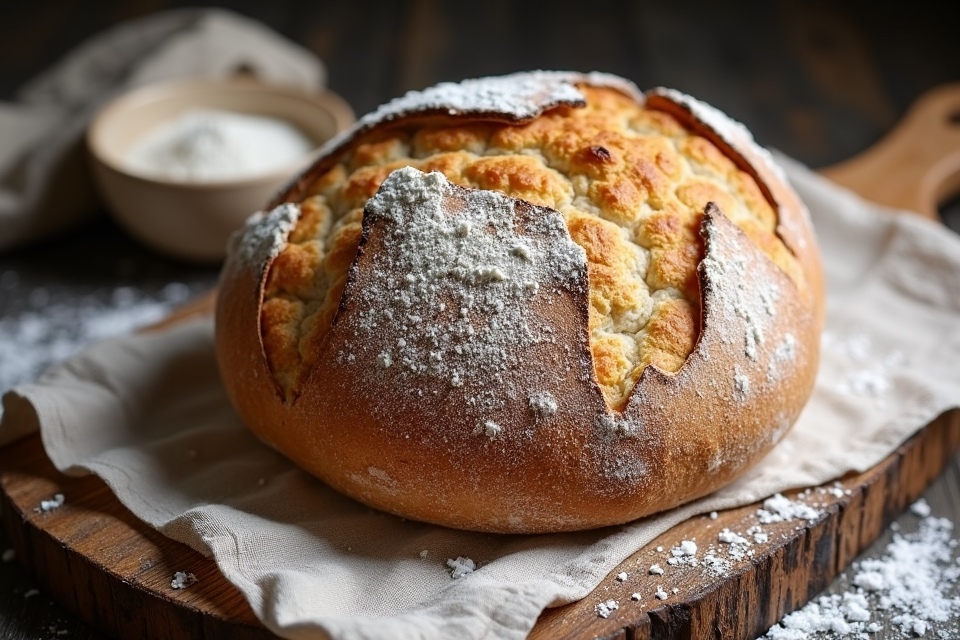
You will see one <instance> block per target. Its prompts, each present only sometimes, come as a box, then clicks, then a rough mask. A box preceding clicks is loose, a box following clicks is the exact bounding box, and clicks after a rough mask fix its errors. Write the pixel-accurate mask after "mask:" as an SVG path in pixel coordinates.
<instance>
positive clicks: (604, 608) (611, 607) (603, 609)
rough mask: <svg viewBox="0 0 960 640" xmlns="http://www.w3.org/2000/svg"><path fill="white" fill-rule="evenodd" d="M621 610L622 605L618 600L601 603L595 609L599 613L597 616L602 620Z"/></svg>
mask: <svg viewBox="0 0 960 640" xmlns="http://www.w3.org/2000/svg"><path fill="white" fill-rule="evenodd" d="M619 608H620V605H619V604H618V603H617V601H616V600H607V601H606V602H599V603H597V605H596V606H595V607H594V608H593V610H594V611H596V612H597V615H598V616H600V617H601V618H609V617H610V614H611V613H613V612H614V611H616V610H617V609H619Z"/></svg>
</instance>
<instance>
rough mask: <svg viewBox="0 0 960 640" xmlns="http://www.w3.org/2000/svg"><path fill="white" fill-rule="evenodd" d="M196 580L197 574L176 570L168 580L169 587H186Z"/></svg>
mask: <svg viewBox="0 0 960 640" xmlns="http://www.w3.org/2000/svg"><path fill="white" fill-rule="evenodd" d="M197 582H198V580H197V576H195V575H193V574H192V573H190V572H186V571H177V572H176V573H174V574H173V580H171V581H170V588H171V589H186V588H187V587H189V586H190V585H193V584H196V583H197Z"/></svg>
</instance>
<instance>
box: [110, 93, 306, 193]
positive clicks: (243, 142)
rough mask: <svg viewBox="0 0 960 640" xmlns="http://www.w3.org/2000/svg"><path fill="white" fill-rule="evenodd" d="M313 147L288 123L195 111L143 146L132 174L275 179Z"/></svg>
mask: <svg viewBox="0 0 960 640" xmlns="http://www.w3.org/2000/svg"><path fill="white" fill-rule="evenodd" d="M314 146H315V145H314V144H313V141H311V140H310V139H309V138H308V137H306V136H305V135H304V134H303V133H301V132H300V130H298V129H297V128H296V127H294V126H293V125H291V124H290V123H288V122H285V121H283V120H279V119H277V118H270V117H266V116H254V115H247V114H241V113H233V112H230V111H220V110H216V109H195V110H191V111H186V112H184V113H183V114H182V115H181V116H179V117H177V118H175V119H173V120H170V121H168V122H165V123H163V124H161V125H159V126H157V127H156V128H154V129H153V130H151V131H150V132H149V133H147V134H146V135H145V136H144V137H143V138H142V139H141V140H139V141H138V142H137V143H136V144H134V146H133V147H132V148H131V149H130V152H129V153H128V154H127V157H126V165H127V168H128V169H130V170H131V171H135V172H137V173H140V174H144V175H149V176H152V177H155V178H163V179H168V180H177V181H181V182H214V181H221V180H234V179H237V178H246V177H252V176H257V175H262V174H265V173H269V172H271V171H273V170H275V169H280V168H282V167H284V166H286V165H289V164H291V163H293V162H295V161H296V160H297V159H299V158H303V157H304V156H306V155H307V154H308V153H309V152H310V150H311V149H313V148H314Z"/></svg>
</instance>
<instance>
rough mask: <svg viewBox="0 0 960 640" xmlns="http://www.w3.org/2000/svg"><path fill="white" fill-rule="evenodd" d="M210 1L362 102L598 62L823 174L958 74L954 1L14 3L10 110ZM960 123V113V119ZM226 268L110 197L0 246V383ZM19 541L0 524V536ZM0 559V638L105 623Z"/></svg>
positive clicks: (951, 201)
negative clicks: (292, 49) (125, 220)
mask: <svg viewBox="0 0 960 640" xmlns="http://www.w3.org/2000/svg"><path fill="white" fill-rule="evenodd" d="M200 6H216V7H220V8H224V9H229V10H231V11H234V12H236V13H238V14H240V15H243V16H246V17H248V18H251V19H253V20H256V21H259V22H261V23H263V24H264V25H266V26H267V27H269V28H271V29H273V30H275V31H276V32H277V33H279V34H280V35H282V36H284V37H286V38H288V39H289V40H291V41H293V42H295V43H297V44H299V45H300V46H302V47H304V48H306V49H307V50H309V51H310V52H312V53H314V54H315V55H316V56H318V57H319V58H320V59H321V60H322V61H323V63H324V64H325V66H326V70H327V82H326V83H327V86H328V88H329V89H331V90H332V91H334V92H336V93H338V94H339V95H340V96H342V97H343V98H344V99H345V100H346V101H347V102H348V103H349V104H350V105H351V106H352V107H353V109H354V111H355V112H356V114H357V115H358V116H359V115H362V114H364V113H366V112H368V111H370V110H372V109H374V108H375V107H377V106H378V105H379V104H381V103H383V102H385V101H387V100H389V99H391V98H393V97H396V96H398V95H401V94H403V93H404V92H406V91H408V90H411V89H421V88H424V87H427V86H430V85H432V84H435V83H437V82H440V81H456V80H460V79H463V78H467V77H478V76H487V75H499V74H504V73H509V72H513V71H521V70H529V69H537V68H541V69H563V70H575V71H593V70H598V71H605V72H610V73H614V74H618V75H621V76H624V77H626V78H628V79H630V80H632V81H634V82H635V83H636V84H637V85H639V86H640V87H641V88H650V87H653V86H658V85H663V86H668V87H673V88H676V89H679V90H681V91H684V92H686V93H689V94H691V95H693V96H695V97H697V98H700V99H702V100H705V101H707V102H709V103H711V104H713V105H714V106H716V107H718V108H720V109H721V110H723V111H725V112H726V113H727V114H729V115H730V116H732V117H733V118H735V119H737V120H739V121H741V122H743V123H744V124H746V125H747V127H748V128H749V129H750V130H751V131H752V132H753V134H754V136H755V137H756V138H757V140H758V141H759V142H760V143H761V144H763V145H765V146H770V147H775V148H777V149H779V150H780V151H782V152H784V153H786V154H788V155H790V156H793V157H795V158H797V159H798V160H800V161H802V162H804V163H806V164H808V165H810V166H812V167H814V168H822V167H825V166H829V165H831V164H834V163H837V162H840V161H842V160H845V159H847V158H850V157H852V156H854V155H856V154H858V153H860V152H862V151H864V150H865V149H867V148H869V147H870V146H871V145H872V144H874V143H875V142H877V141H878V140H879V139H880V138H881V137H882V136H884V134H885V133H887V132H888V131H889V130H890V129H891V127H893V125H894V124H895V123H896V122H897V121H898V120H899V119H900V118H902V117H903V115H904V113H905V112H906V111H907V109H908V108H909V107H910V105H911V103H913V102H914V101H915V100H916V99H917V98H918V97H919V96H920V95H922V94H923V93H924V92H925V91H927V90H929V89H932V88H934V87H936V86H939V85H943V84H945V83H955V82H960V48H958V41H960V11H957V2H956V1H955V0H953V1H947V0H944V1H930V2H911V3H906V2H877V1H875V0H874V1H872V2H866V1H862V2H860V1H858V2H851V1H846V2H830V1H825V0H812V1H802V2H801V1H799V0H786V1H781V2H766V1H754V2H736V3H727V2H725V3H720V2H705V1H695V0H674V1H672V2H643V1H636V2H628V1H626V0H581V1H580V2H576V3H574V2H564V1H558V0H552V1H549V2H548V1H546V0H529V1H524V2H509V1H507V0H488V1H487V2H483V3H478V2H452V1H451V2H443V1H441V0H410V1H407V2H404V1H401V0H393V1H388V0H382V1H373V0H366V1H364V0H340V1H337V2H333V1H326V0H267V1H264V0H245V1H241V0H238V1H234V2H217V3H209V2H208V3H194V2H180V1H165V0H104V1H100V2H96V3H93V2H84V1H81V0H31V1H30V2H15V1H9V0H8V1H5V2H0V116H2V115H3V111H2V109H3V104H2V103H4V102H15V101H16V100H17V99H18V89H19V88H20V87H22V86H24V85H25V84H26V83H27V82H28V81H30V80H31V79H33V78H35V77H36V76H37V75H38V74H39V73H41V72H42V71H44V70H45V69H48V68H49V67H50V66H51V65H53V64H54V63H57V62H58V61H61V60H62V59H63V58H64V56H67V55H68V54H69V53H70V52H71V51H73V50H75V49H76V47H78V46H79V45H81V44H82V43H84V42H85V41H86V40H88V39H89V38H91V37H93V36H95V35H98V34H100V33H102V32H104V31H105V30H107V29H110V28H112V27H114V26H116V25H118V24H120V23H122V22H124V21H127V20H132V19H136V18H142V17H145V16H149V15H151V14H155V13H157V12H162V11H165V10H169V9H178V8H185V7H200ZM952 122H953V123H954V124H955V125H956V126H958V127H960V113H957V114H955V115H954V116H953V117H952ZM4 143H5V141H4V140H3V139H0V145H4ZM941 215H943V216H944V217H945V218H946V219H949V220H950V221H951V224H952V225H953V227H954V229H960V199H958V198H957V197H956V196H953V197H952V198H948V200H947V201H946V202H945V203H943V205H942V206H941ZM217 273H218V265H216V264H189V263H185V262H182V261H179V260H177V259H174V258H170V257H168V256H164V255H161V254H159V253H156V252H154V251H152V250H150V249H148V248H146V247H145V246H144V245H142V244H141V243H139V242H137V241H135V240H134V239H132V238H131V237H130V236H129V235H128V234H127V233H126V232H125V231H123V230H122V229H121V228H120V227H119V226H117V224H116V223H114V222H113V221H112V220H111V218H110V217H109V216H107V215H106V211H105V210H104V211H103V212H102V215H100V216H99V218H97V219H96V220H94V221H93V222H86V223H84V224H83V225H82V226H80V227H77V228H74V229H71V230H69V231H67V232H61V233H59V234H58V235H56V236H54V237H47V238H43V239H39V240H34V241H32V242H31V243H29V244H27V245H21V246H19V247H17V248H14V249H12V250H8V251H5V252H0V392H2V391H4V390H6V389H7V388H9V387H11V386H13V385H14V384H19V383H21V382H26V381H29V380H31V379H33V378H34V377H35V376H36V375H38V374H39V373H40V372H41V371H42V370H43V368H45V367H46V366H47V365H48V364H50V363H51V362H55V361H57V360H60V359H62V358H64V357H66V356H67V355H69V354H70V353H72V352H73V351H75V350H76V349H77V348H79V347H80V346H82V345H83V344H85V343H87V342H89V341H90V340H94V339H98V338H101V337H104V336H106V335H111V334H114V333H118V332H122V331H125V330H129V329H130V328H131V327H133V326H136V325H138V324H142V323H144V322H149V321H151V320H155V319H158V318H159V317H161V316H162V315H163V314H165V313H168V312H169V310H170V309H172V308H173V307H175V306H176V305H179V304H182V303H183V302H184V301H186V300H188V299H190V298H192V297H195V296H197V295H199V294H201V293H203V292H204V291H207V290H209V289H210V288H211V287H213V286H214V285H215V283H216V278H217ZM8 546H9V543H8V542H7V541H6V540H5V539H4V538H3V536H2V534H0V549H6V548H7V547H8ZM4 561H5V562H4V563H3V564H0V637H4V638H7V637H9V638H37V637H59V635H66V634H67V633H68V634H69V636H68V637H71V638H100V637H102V636H100V635H99V634H98V633H97V632H96V631H94V630H92V629H90V628H89V627H87V626H86V625H84V624H83V623H81V622H79V621H78V620H76V618H74V617H73V616H72V615H70V614H69V613H67V612H66V611H65V610H64V609H62V608H59V607H58V606H57V605H56V604H54V603H53V602H52V601H51V600H49V599H48V598H47V597H46V596H45V595H44V594H43V593H42V592H38V591H36V587H37V586H38V585H37V583H36V580H35V578H34V577H33V576H31V575H30V574H29V573H27V572H26V571H25V570H23V569H21V568H19V567H18V566H17V565H16V563H15V562H12V556H10V555H9V554H4ZM61 631H63V632H64V634H61V633H60V632H61Z"/></svg>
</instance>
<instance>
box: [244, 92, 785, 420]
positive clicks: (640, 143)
mask: <svg viewBox="0 0 960 640" xmlns="http://www.w3.org/2000/svg"><path fill="white" fill-rule="evenodd" d="M577 88H578V89H579V91H580V92H581V93H582V94H583V96H584V98H585V99H586V106H584V107H575V106H560V107H557V108H553V109H551V110H549V111H547V112H545V113H543V114H541V115H540V116H538V117H536V118H534V119H533V120H531V121H529V122H526V123H521V124H508V123H502V122H493V121H490V120H486V121H483V120H471V121H466V122H464V123H455V124H450V123H449V122H447V123H444V124H436V122H437V121H436V119H433V120H430V119H428V118H407V119H404V120H400V121H398V122H397V123H395V124H394V125H392V126H390V127H382V128H374V129H372V130H371V131H368V132H366V133H364V134H362V135H360V136H359V137H358V138H357V139H356V140H355V142H354V143H353V144H349V145H347V146H346V147H343V148H342V149H341V150H340V151H339V152H338V153H339V156H338V157H337V158H336V159H335V163H334V164H333V165H332V167H331V168H330V169H329V170H327V171H326V172H325V173H324V174H323V175H322V176H320V177H319V178H318V179H317V180H316V181H315V182H314V183H313V184H312V185H310V186H309V187H308V188H307V189H306V191H305V193H306V194H307V195H306V197H305V198H304V199H303V200H302V201H301V202H299V209H300V217H299V220H298V221H297V223H296V225H295V227H293V229H292V230H291V231H290V233H289V237H288V241H287V244H286V245H285V246H284V247H283V249H282V250H281V251H280V252H279V253H278V254H277V255H276V257H275V259H274V260H273V263H272V265H271V267H270V269H269V272H268V274H267V280H266V287H265V291H264V300H263V305H262V310H261V332H262V339H263V345H264V350H265V353H266V357H267V361H268V364H269V367H270V370H271V372H272V373H273V375H274V377H275V379H276V380H277V382H278V383H279V385H280V387H281V389H282V390H283V391H284V393H285V394H286V398H287V400H288V401H289V400H292V399H293V398H295V397H296V396H297V394H298V386H299V384H300V382H301V381H302V379H303V376H304V375H305V373H306V372H308V371H309V370H310V368H311V366H312V365H313V363H314V359H315V357H316V354H317V353H318V351H319V349H318V346H319V344H320V343H321V342H322V340H323V337H324V336H325V335H326V333H327V331H328V330H329V328H330V326H331V322H332V320H333V318H334V316H335V314H336V312H337V309H338V306H339V302H340V297H341V294H342V292H343V289H344V285H345V284H346V281H347V276H348V271H349V268H350V265H351V263H352V262H353V259H354V257H355V255H356V253H357V247H358V245H359V243H360V238H361V233H362V227H361V223H362V220H363V215H364V213H363V212H364V207H365V206H366V205H367V203H368V201H370V199H371V198H373V197H374V195H375V194H376V193H377V190H378V189H379V188H380V186H381V184H382V183H383V182H384V181H385V180H386V178H387V177H388V176H389V175H390V174H391V173H393V172H394V171H397V170H398V169H401V168H404V167H413V168H416V169H419V170H420V171H421V172H424V173H430V172H439V173H440V174H442V175H443V176H445V177H446V179H447V180H448V181H449V182H451V183H453V184H455V185H459V186H462V187H467V188H471V189H479V190H484V191H492V192H498V193H500V194H504V195H507V196H511V197H513V198H519V199H522V200H525V201H527V202H530V203H532V204H534V205H539V206H544V207H549V208H551V209H555V210H557V211H559V212H560V214H561V215H562V218H563V220H564V221H565V224H566V230H567V232H568V233H569V236H570V238H571V239H572V240H573V242H574V243H576V244H577V245H579V246H580V247H581V248H582V249H583V252H584V254H585V256H586V265H587V272H588V276H589V327H588V331H589V338H590V350H591V353H592V356H593V368H594V372H595V375H596V379H597V382H598V383H599V385H600V388H601V389H602V391H603V395H604V398H605V399H606V401H607V403H608V404H609V405H610V406H611V407H612V408H614V409H621V408H623V406H624V405H625V404H626V401H627V399H628V398H629V394H630V391H631V389H632V388H633V387H634V385H635V383H636V381H637V380H638V378H639V377H640V374H641V372H642V371H643V369H644V368H645V367H646V366H647V365H655V366H656V367H658V368H659V369H662V370H663V371H665V372H668V373H672V372H676V371H677V370H678V369H679V368H680V367H681V366H682V365H683V363H684V362H685V361H686V359H687V357H688V356H689V355H690V353H691V351H692V350H693V348H694V346H695V344H696V340H697V337H698V335H699V330H700V326H699V324H700V291H699V278H698V275H697V266H698V264H699V263H700V261H701V259H702V258H703V254H704V246H703V241H702V239H701V236H700V225H701V221H702V219H703V212H704V209H705V207H706V205H707V203H708V202H713V203H715V204H716V205H717V207H719V209H720V210H721V211H722V212H723V213H724V214H725V215H726V216H727V217H728V218H729V219H730V220H731V221H732V222H733V223H734V224H736V225H737V226H738V227H739V228H740V229H742V230H743V231H744V233H745V234H746V235H747V236H748V237H749V238H750V239H751V241H752V242H753V243H754V244H755V245H756V246H757V247H758V248H760V249H761V250H762V251H763V252H764V253H765V254H766V255H767V256H768V257H769V258H770V259H771V260H772V261H773V262H774V263H775V264H777V265H778V266H779V267H780V268H781V269H782V270H783V271H784V272H785V273H787V274H788V275H789V276H791V277H792V278H793V279H794V280H796V279H797V277H802V276H798V275H797V274H799V273H800V268H799V266H798V264H797V261H796V259H795V258H794V256H793V255H792V254H791V253H790V251H789V250H788V249H787V248H786V246H785V245H784V244H783V242H782V241H781V240H780V238H779V237H778V236H777V234H776V227H777V214H776V212H775V211H774V209H773V207H772V206H771V204H770V203H769V202H768V200H767V199H766V198H765V196H764V194H763V192H762V191H761V189H760V188H759V187H758V185H757V183H756V181H755V180H754V178H753V177H752V176H751V175H749V174H747V173H746V172H744V171H742V170H741V169H739V168H738V167H737V165H736V164H735V163H734V161H733V160H731V158H729V157H728V156H726V155H725V154H724V153H722V152H721V150H720V149H718V147H717V146H715V145H714V144H713V143H712V142H710V141H709V140H707V139H706V138H704V137H700V136H697V135H694V134H692V133H691V132H690V131H688V130H687V129H685V128H684V127H683V126H681V125H680V124H679V123H678V122H677V120H675V119H674V118H673V117H672V116H670V115H669V114H667V113H665V112H662V111H657V110H653V109H649V108H646V107H644V106H643V105H642V104H640V103H639V102H638V101H637V100H636V99H635V98H633V97H630V96H628V95H625V94H624V93H623V92H621V91H618V90H616V89H615V88H611V87H605V86H588V85H585V84H579V85H578V87H577ZM455 231H456V230H455ZM460 232H461V233H462V234H463V237H465V238H466V237H469V236H470V229H468V228H465V229H461V230H460ZM511 250H512V251H513V252H514V254H515V256H517V257H519V258H522V257H523V252H524V247H523V246H522V245H518V246H516V247H513V248H512V249H511ZM520 262H521V263H522V260H521V261H520ZM485 277H488V278H493V279H495V278H496V277H497V274H494V273H491V274H487V275H486V276H485ZM453 311H454V312H456V310H453ZM399 351H402V349H400V350H391V351H385V352H384V353H383V354H382V356H381V357H380V358H379V360H378V362H379V364H380V365H381V366H383V367H389V366H391V365H393V364H394V362H395V360H396V358H397V357H398V353H399ZM740 391H741V393H748V392H749V389H748V388H747V387H746V386H745V385H744V386H743V388H742V389H740ZM531 406H532V407H533V408H534V410H535V411H537V412H544V411H549V410H550V406H551V405H550V403H549V401H545V400H544V399H536V400H531ZM489 431H490V430H489V429H486V430H485V431H484V432H485V433H486V435H488V436H490V437H495V435H490V433H489Z"/></svg>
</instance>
